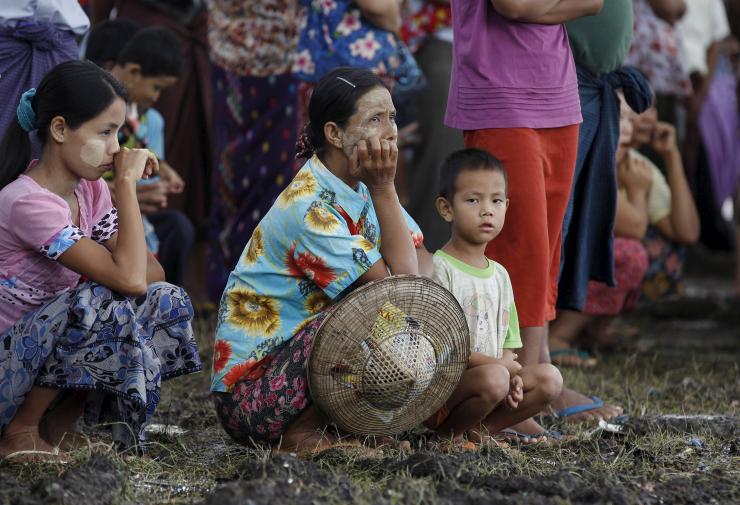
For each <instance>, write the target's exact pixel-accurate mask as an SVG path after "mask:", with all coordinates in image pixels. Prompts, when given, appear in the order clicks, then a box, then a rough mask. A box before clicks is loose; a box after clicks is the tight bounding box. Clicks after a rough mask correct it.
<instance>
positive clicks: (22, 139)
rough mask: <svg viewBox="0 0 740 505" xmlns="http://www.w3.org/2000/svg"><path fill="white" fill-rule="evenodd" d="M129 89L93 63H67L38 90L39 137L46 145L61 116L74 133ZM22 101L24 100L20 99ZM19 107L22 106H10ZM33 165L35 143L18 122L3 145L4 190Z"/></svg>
mask: <svg viewBox="0 0 740 505" xmlns="http://www.w3.org/2000/svg"><path fill="white" fill-rule="evenodd" d="M116 97H120V98H122V99H124V100H127V99H128V95H127V94H126V89H125V88H124V87H123V85H122V84H121V83H120V82H118V81H117V80H116V78H115V77H113V76H112V75H110V74H109V73H108V72H106V71H105V70H103V69H101V68H100V67H98V66H97V65H95V64H94V63H92V62H89V61H76V60H73V61H67V62H64V63H61V64H59V65H57V66H56V67H54V68H52V69H51V70H50V71H49V73H47V74H46V75H45V76H44V78H43V79H42V80H41V83H40V84H39V85H38V87H37V88H36V96H34V97H33V99H32V101H31V106H32V108H33V111H34V113H35V116H36V123H35V127H36V135H37V137H38V139H39V140H40V141H41V144H42V145H44V144H46V140H47V136H48V134H49V125H50V124H51V120H52V119H53V118H55V117H56V116H61V117H63V118H64V120H65V121H66V123H67V125H68V126H69V127H70V128H72V129H73V130H74V129H76V128H79V126H80V125H82V123H85V122H86V121H89V120H91V119H93V118H94V117H96V116H97V115H99V114H100V113H101V112H103V111H104V110H105V109H107V108H108V107H109V106H110V105H111V104H112V103H113V100H115V98H116ZM19 100H20V97H19ZM8 105H9V106H10V107H13V108H14V109H15V107H17V106H18V102H15V103H11V104H8ZM30 161H31V139H30V138H29V134H28V132H27V131H26V130H24V129H23V128H22V127H21V125H20V124H19V123H18V120H17V119H16V120H14V121H12V122H11V123H10V125H9V126H8V129H7V131H6V132H5V137H4V138H3V141H2V143H1V144H0V189H2V188H4V187H5V186H7V185H8V184H10V183H11V182H13V181H14V180H15V179H16V178H17V177H18V176H19V175H20V174H22V173H23V172H24V171H25V170H26V167H27V166H28V163H29V162H30Z"/></svg>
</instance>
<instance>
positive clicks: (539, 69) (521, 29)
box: [445, 0, 581, 130]
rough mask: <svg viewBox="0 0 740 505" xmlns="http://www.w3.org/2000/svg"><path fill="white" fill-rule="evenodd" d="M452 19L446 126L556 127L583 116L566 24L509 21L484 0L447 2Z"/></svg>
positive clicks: (467, 127)
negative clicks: (451, 59) (450, 8)
mask: <svg viewBox="0 0 740 505" xmlns="http://www.w3.org/2000/svg"><path fill="white" fill-rule="evenodd" d="M452 24H453V30H454V36H455V43H454V44H453V64H452V76H451V79H450V93H449V96H448V100H447V114H446V116H445V124H446V125H447V126H449V127H451V128H457V129H459V130H482V129H486V128H516V127H523V128H557V127H560V126H566V125H572V124H577V123H580V122H581V104H580V101H579V98H578V78H577V76H576V68H575V63H574V62H573V55H572V53H571V49H570V45H569V44H568V34H567V33H566V31H565V26H564V25H541V24H535V23H519V22H516V21H510V20H508V19H506V18H504V17H503V16H501V15H500V14H499V13H498V12H496V9H494V8H493V5H491V2H490V0H453V1H452Z"/></svg>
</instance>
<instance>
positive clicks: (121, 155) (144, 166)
mask: <svg viewBox="0 0 740 505" xmlns="http://www.w3.org/2000/svg"><path fill="white" fill-rule="evenodd" d="M113 165H114V166H115V173H116V175H115V181H116V182H117V183H118V182H119V181H120V182H133V183H136V181H138V180H139V179H148V178H149V177H150V176H152V175H153V174H155V173H157V172H159V163H158V161H157V157H156V156H155V155H154V153H153V152H151V151H150V150H148V149H129V148H126V147H123V148H121V150H120V151H119V152H118V153H117V154H116V155H115V157H114V158H113Z"/></svg>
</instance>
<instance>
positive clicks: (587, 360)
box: [550, 348, 598, 368]
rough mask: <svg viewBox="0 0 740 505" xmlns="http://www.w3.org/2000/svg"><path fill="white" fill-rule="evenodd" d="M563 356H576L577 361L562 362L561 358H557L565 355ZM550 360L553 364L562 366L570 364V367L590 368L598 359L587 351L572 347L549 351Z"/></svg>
mask: <svg viewBox="0 0 740 505" xmlns="http://www.w3.org/2000/svg"><path fill="white" fill-rule="evenodd" d="M565 356H568V357H570V356H573V357H576V358H578V360H579V363H563V362H562V361H561V360H559V359H558V358H561V357H565ZM550 361H552V363H553V364H554V365H557V366H564V367H569V366H572V367H584V368H592V367H594V366H596V365H597V364H598V360H597V359H596V358H594V357H593V356H591V354H589V353H588V352H586V351H581V350H578V349H573V348H569V349H555V350H554V351H550Z"/></svg>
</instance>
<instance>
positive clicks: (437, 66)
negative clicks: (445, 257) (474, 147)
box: [406, 39, 465, 251]
mask: <svg viewBox="0 0 740 505" xmlns="http://www.w3.org/2000/svg"><path fill="white" fill-rule="evenodd" d="M416 59H417V61H418V63H419V66H420V67H421V69H422V71H423V72H424V75H425V77H426V78H427V87H426V88H424V89H423V90H422V91H421V92H420V93H419V97H418V102H417V117H418V122H419V135H420V137H421V141H420V142H419V144H418V145H417V146H416V148H415V149H414V161H413V164H412V166H411V167H409V168H408V169H407V170H406V180H407V181H408V183H407V187H408V188H409V189H408V194H409V205H408V211H409V213H410V214H411V215H412V216H413V218H414V220H416V222H417V223H418V224H419V227H421V230H422V232H423V233H424V243H425V244H426V246H427V248H428V249H429V250H430V251H434V250H435V249H439V248H440V247H442V245H444V243H445V242H446V241H447V240H448V239H449V238H450V230H449V225H448V224H447V223H445V222H444V220H443V219H442V218H441V217H440V216H439V214H438V213H437V210H436V207H435V203H434V202H435V201H436V199H437V196H438V195H437V191H438V189H439V188H438V186H439V169H440V166H441V164H442V162H443V161H444V159H445V158H446V157H447V156H448V155H449V154H450V153H452V152H454V151H457V150H458V149H462V148H463V147H465V146H464V143H463V138H462V135H461V134H460V132H459V131H458V130H455V129H452V128H449V127H447V126H445V124H444V116H445V111H446V110H447V93H448V91H449V87H450V73H451V71H452V44H451V43H449V42H445V41H442V40H437V39H430V40H429V41H427V42H425V43H424V45H423V46H422V47H421V49H420V50H419V51H418V52H417V53H416Z"/></svg>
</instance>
